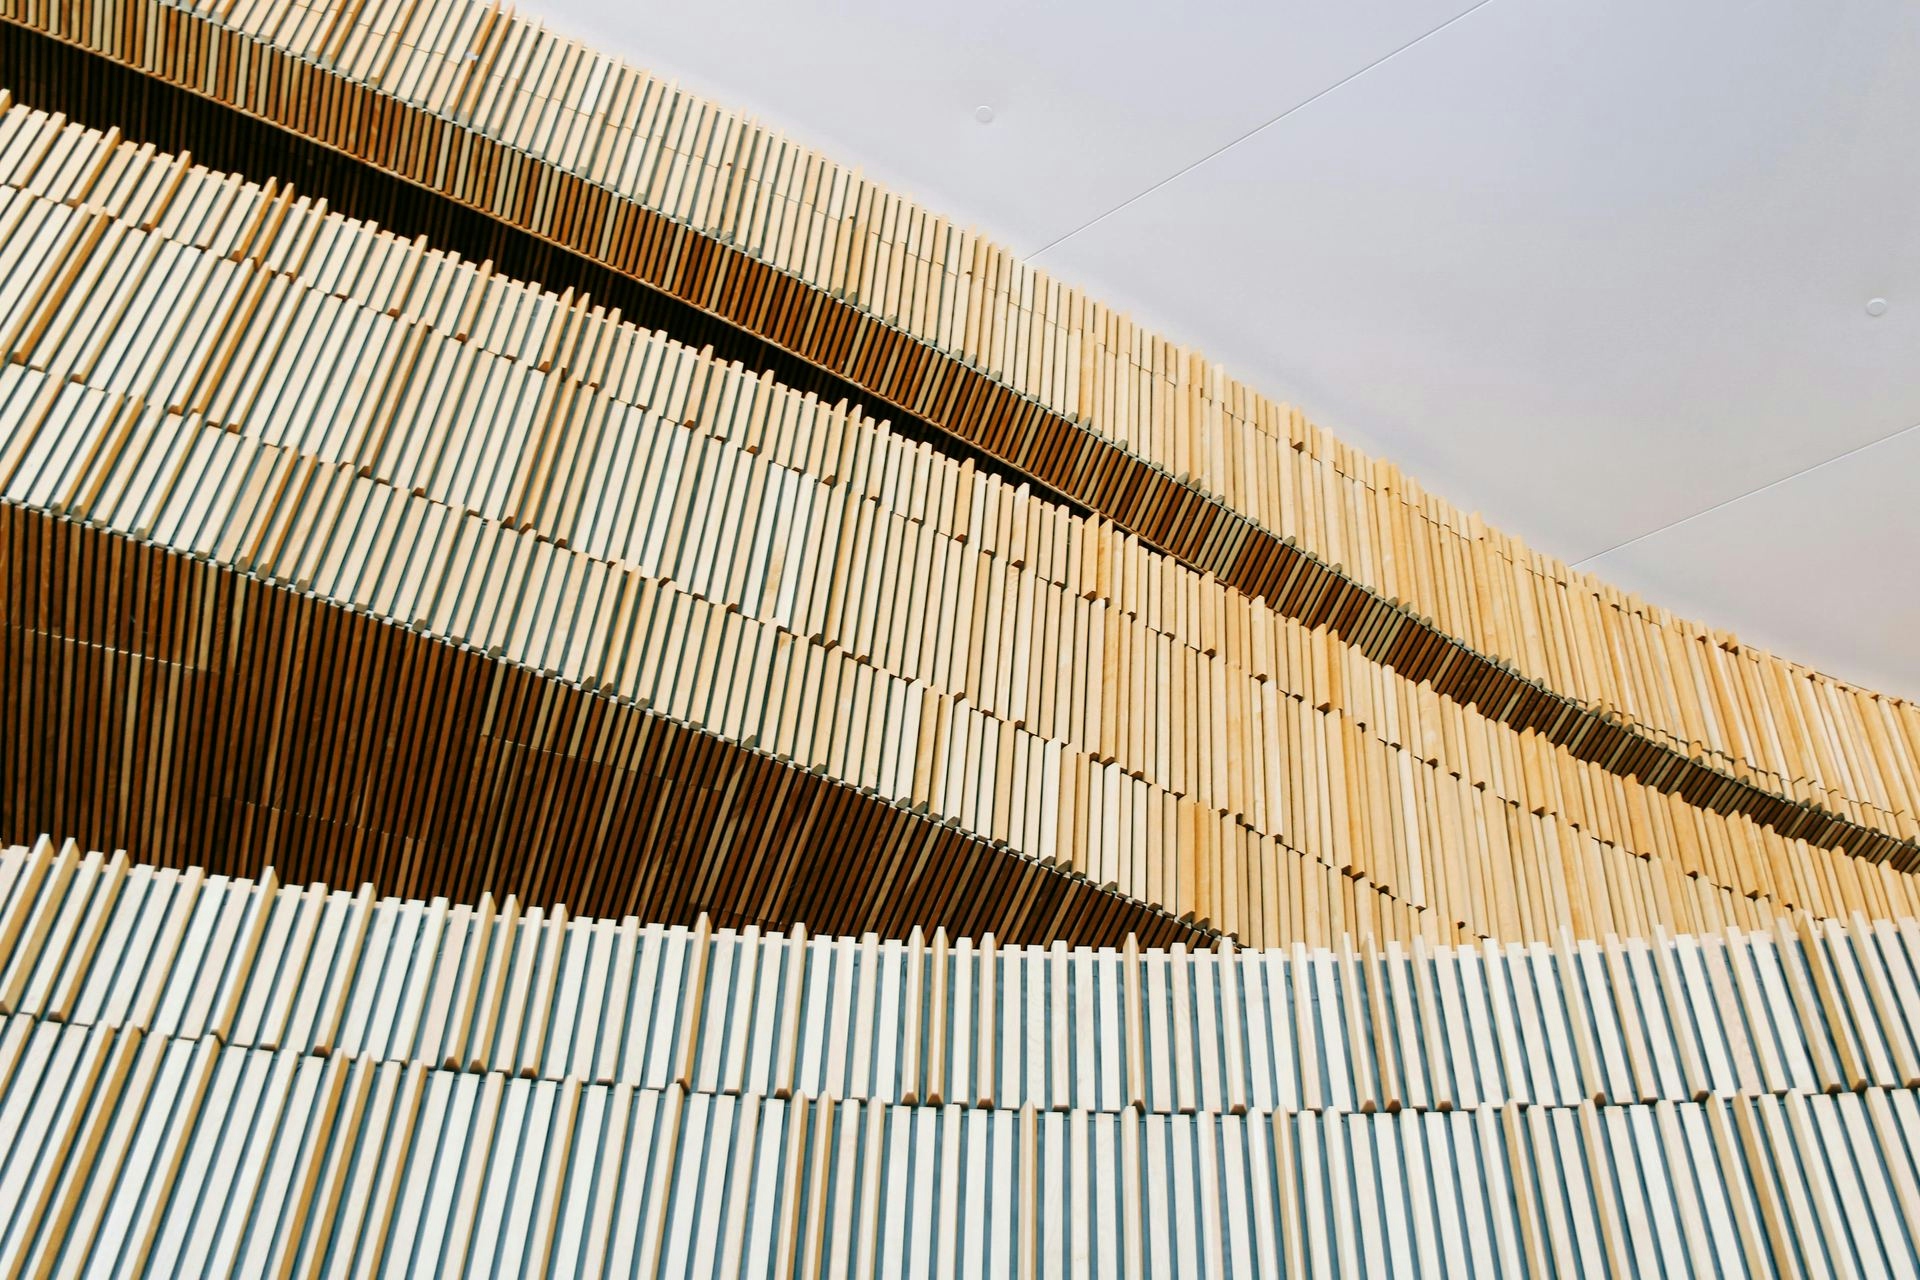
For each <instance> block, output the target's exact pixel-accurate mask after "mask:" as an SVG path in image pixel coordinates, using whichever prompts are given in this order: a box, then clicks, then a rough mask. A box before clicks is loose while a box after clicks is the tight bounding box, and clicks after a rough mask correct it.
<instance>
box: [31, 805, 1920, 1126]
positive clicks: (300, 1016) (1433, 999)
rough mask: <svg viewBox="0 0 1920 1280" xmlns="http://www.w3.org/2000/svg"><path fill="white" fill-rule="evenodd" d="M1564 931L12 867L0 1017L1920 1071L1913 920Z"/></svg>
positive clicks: (1004, 1083) (1113, 1099) (1565, 1090)
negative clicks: (481, 893)
mask: <svg viewBox="0 0 1920 1280" xmlns="http://www.w3.org/2000/svg"><path fill="white" fill-rule="evenodd" d="M1801 924H1802V929H1801V931H1800V932H1799V933H1795V932H1794V931H1792V930H1789V929H1784V928H1783V929H1782V930H1781V931H1780V932H1779V933H1777V934H1773V935H1767V934H1752V935H1748V934H1729V935H1727V936H1724V937H1712V938H1702V939H1695V938H1687V937H1682V938H1678V939H1666V940H1660V941H1656V942H1655V943H1653V944H1651V945H1649V944H1646V943H1641V942H1628V943H1624V944H1622V943H1608V944H1606V945H1595V944H1592V943H1581V944H1577V945H1575V946H1572V947H1571V948H1568V947H1565V946H1563V947H1561V948H1558V949H1555V948H1550V947H1547V946H1545V945H1540V946H1536V947H1532V948H1525V947H1521V946H1518V945H1513V946H1509V947H1506V948H1499V947H1485V948H1476V947H1462V948H1444V947H1443V948H1435V949H1429V948H1427V947H1425V946H1424V944H1422V945H1420V946H1417V947H1415V948H1414V949H1413V950H1412V952H1411V953H1409V952H1408V951H1407V950H1405V949H1403V948H1401V947H1399V946H1398V945H1397V944H1396V945H1393V946H1389V947H1388V948H1387V949H1386V950H1385V951H1384V952H1375V951H1372V950H1367V951H1361V952H1354V951H1344V952H1334V951H1329V950H1317V951H1309V950H1307V949H1306V948H1305V947H1301V946H1296V947H1294V948H1292V949H1291V950H1282V949H1274V950H1267V951H1259V950H1221V951H1217V952H1216V951H1197V952H1187V951H1185V950H1183V949H1180V948H1175V949H1173V950H1170V951H1160V950H1147V951H1135V950H1133V949H1132V948H1131V947H1129V948H1127V949H1122V950H1114V949H1110V948H1102V949H1097V950H1096V949H1092V948H1085V947H1078V948H1069V947H1067V946H1065V945H1064V944H1057V945H1055V946H1054V947H1052V948H1036V947H999V946H995V945H994V943H993V941H992V940H991V938H985V939H981V940H979V941H978V942H976V941H974V940H970V939H962V940H959V941H957V942H955V941H949V940H948V939H947V938H946V936H945V935H944V933H936V934H935V935H934V937H933V938H932V939H931V940H928V939H925V938H924V937H922V935H920V934H919V933H918V931H915V932H914V933H913V934H912V935H910V936H909V937H908V938H907V939H906V940H904V941H901V940H888V941H882V940H880V939H878V938H875V937H873V936H867V937H863V938H857V939H856V938H845V937H842V938H833V937H815V938H809V937H807V936H806V934H805V931H804V930H801V929H795V930H794V931H793V932H792V933H790V934H772V935H768V934H762V933H760V932H759V931H758V930H755V929H751V928H749V929H746V930H742V931H738V932H736V931H734V930H729V929H722V930H718V931H715V930H712V929H710V927H709V926H707V925H706V924H705V922H704V920H703V921H702V923H701V924H700V925H699V926H697V927H696V928H693V929H688V928H685V927H679V926H676V927H672V928H667V927H663V926H660V925H642V924H641V923H640V922H638V921H637V920H632V919H628V920H624V921H617V922H616V921H612V920H594V919H589V918H573V917H570V916H569V915H567V914H566V912H565V911H564V910H563V909H559V910H555V911H553V912H551V913H548V912H543V911H541V910H539V909H537V908H536V909H533V910H529V911H526V912H524V913H523V912H521V911H519V910H518V908H517V906H516V905H515V904H514V903H512V902H511V901H509V902H508V903H506V904H504V905H496V904H494V903H492V902H491V901H487V902H483V903H482V904H481V905H480V906H479V907H478V908H477V909H475V908H473V907H469V906H464V905H461V906H449V905H448V904H447V903H446V902H445V901H444V900H440V899H436V900H434V901H433V902H431V903H421V902H417V901H400V900H397V899H376V898H375V897H374V896H373V894H372V892H371V890H368V889H363V890H361V892H360V893H358V894H351V893H348V892H345V891H341V890H335V891H331V892H329V891H327V890H325V889H324V888H323V887H320V886H312V887H308V888H301V887H298V886H291V885H289V886H281V885H279V884H278V883H277V882H276V881H274V880H273V879H272V878H270V877H269V878H267V879H265V880H263V881H260V882H253V881H247V880H229V879H226V878H224V877H218V876H214V877H204V876H201V875H200V874H199V873H198V872H194V871H188V872H184V873H182V872H177V871H172V870H163V869H155V868H151V867H147V866H141V865H132V864H130V863H129V862H128V861H127V859H126V857H125V855H124V854H122V855H117V856H116V857H114V858H113V859H104V858H103V857H102V856H101V855H100V854H98V853H88V854H83V853H82V852H81V851H80V850H79V849H78V848H77V847H76V846H74V845H72V844H71V843H68V844H66V845H64V846H62V847H60V848H58V849H56V848H55V847H54V845H53V844H52V842H51V841H45V840H43V841H41V842H40V843H38V844H37V845H35V846H34V847H33V848H32V849H27V848H25V847H22V846H15V847H13V848H12V849H10V850H8V851H7V852H6V853H5V854H4V856H3V857H0V1011H4V1012H9V1013H28V1014H34V1015H37V1016H46V1017H51V1018H58V1019H63V1020H67V1021H72V1022H75V1023H78V1024H84V1025H91V1024H96V1023H97V1024H102V1025H131V1026H137V1027H140V1028H141V1029H143V1030H147V1031H150V1032H153V1033H155V1034H161V1035H168V1036H185V1037H189V1038H197V1037H199V1036H201V1035H206V1034H217V1035H219V1036H221V1037H223V1038H225V1039H227V1040H228V1041H230V1042H232V1043H236V1044H247V1045H261V1046H266V1047H287V1048H295V1049H302V1050H316V1051H322V1052H334V1053H346V1054H349V1055H360V1054H371V1055H373V1056H375V1057H378V1058H382V1059H395V1060H401V1061H417V1062H421V1063H424V1064H427V1065H430V1066H446V1067H452V1068H461V1069H475V1070H478V1069H499V1070H505V1071H510V1072H520V1073H523V1074H529V1075H535V1076H539V1077H542V1078H548V1079H559V1078H562V1077H566V1076H578V1077H580V1078H582V1079H585V1080H590V1081H619V1082H623V1083H626V1084H630V1085H635V1086H642V1087H650V1088H658V1087H664V1086H665V1085H667V1084H668V1083H670V1082H676V1081H677V1082H679V1083H680V1084H682V1085H683V1086H685V1087H687V1088H690V1089H693V1090H695V1091H698V1092H711V1093H765V1094H771V1095H776V1096H787V1095H798V1096H807V1097H815V1096H819V1097H838V1098H851V1099H868V1098H873V1099H879V1100H881V1101H887V1102H895V1101H899V1102H915V1101H941V1102H958V1103H964V1104H968V1105H979V1106H990V1107H1001V1108H1007V1107H1019V1106H1023V1105H1032V1106H1037V1107H1041V1108H1043V1109H1059V1110H1072V1109H1080V1110H1090V1111H1113V1110H1119V1109H1122V1108H1127V1107H1139V1108H1144V1109H1146V1110H1149V1111H1153V1112H1191V1111H1196V1110H1199V1111H1243V1110H1247V1109H1249V1108H1252V1109H1256V1110H1272V1109H1279V1110H1285V1111H1296V1110H1316V1111H1317V1110H1333V1111H1375V1110H1387V1109H1399V1108H1402V1107H1405V1108H1413V1109H1420V1110H1427V1109H1466V1110H1471V1109H1476V1108H1480V1107H1485V1106H1499V1105H1503V1104H1505V1103H1508V1102H1520V1103H1550V1104H1559V1105H1567V1104H1571V1103H1574V1102H1577V1101H1579V1100H1581V1099H1583V1098H1591V1099H1595V1100H1598V1101H1603V1102H1613V1103H1621V1102H1632V1101H1655V1100H1661V1099H1665V1100H1669V1101H1684V1100H1688V1099H1698V1098H1702V1097H1706V1096H1708V1095H1731V1094H1757V1093H1773V1094H1787V1093H1808V1092H1820V1091H1827V1090H1836V1089H1854V1088H1859V1087H1862V1086H1865V1085H1869V1084H1871V1085H1876V1086H1882V1087H1894V1086H1899V1087H1916V1086H1920V1068H1916V1057H1917V1055H1920V1041H1916V1028H1920V981H1916V979H1915V973H1916V971H1920V924H1916V923H1915V922H1913V921H1910V920H1899V921H1892V920H1882V921H1876V922H1873V923H1871V924H1869V923H1868V922H1867V921H1865V920H1864V919H1862V918H1856V919H1855V920H1854V921H1852V922H1849V923H1845V924H1842V923H1839V922H1827V923H1825V924H1822V925H1819V926H1817V927H1816V926H1814V925H1812V924H1811V923H1809V922H1806V921H1805V920H1803V921H1802V922H1801Z"/></svg>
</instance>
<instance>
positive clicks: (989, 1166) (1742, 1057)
mask: <svg viewBox="0 0 1920 1280" xmlns="http://www.w3.org/2000/svg"><path fill="white" fill-rule="evenodd" d="M123 949H125V950H128V951H131V952H133V953H136V954H147V955H151V956H154V957H156V962H154V963H149V964H146V965H142V966H126V965H122V964H119V963H117V960H118V958H119V956H120V954H121V953H122V950H123ZM1916 963H1920V931H1917V930H1916V927H1915V925H1914V923H1913V922H1912V921H1900V922H1891V921H1882V922H1879V923H1878V924H1876V925H1874V926H1871V927H1870V926H1868V925H1866V924H1865V922H1864V921H1860V920H1856V921H1855V922H1854V923H1853V924H1852V925H1850V926H1845V927H1843V926H1838V925H1828V926H1825V927H1816V926H1813V925H1812V924H1810V923H1809V922H1807V921H1805V920H1804V919H1803V920H1802V921H1801V922H1800V924H1799V926H1798V928H1797V929H1788V928H1786V927H1785V926H1784V924H1783V925H1782V927H1781V929H1780V930H1779V931H1778V932H1776V933H1772V934H1767V935H1744V934H1738V933H1735V934H1730V935H1728V936H1727V937H1725V938H1709V939H1692V938H1684V937H1683V938H1678V939H1667V938H1661V939H1659V940H1657V941H1655V942H1653V943H1651V944H1647V943H1632V944H1626V945H1622V944H1619V943H1614V942H1609V943H1608V944H1606V945H1604V946H1595V945H1593V944H1591V943H1589V944H1585V945H1583V946H1581V947H1578V948H1574V947H1571V946H1563V947H1562V948H1560V949H1558V950H1551V949H1548V948H1545V947H1536V948H1532V949H1522V948H1519V947H1512V948H1508V949H1505V950H1504V951H1503V950H1501V949H1497V948H1487V949H1484V950H1482V949H1480V948H1466V949H1460V950H1454V949H1451V948H1440V949H1438V950H1437V951H1427V950H1426V949H1424V948H1416V949H1415V952H1414V954H1413V955H1412V956H1408V955H1405V954H1403V953H1400V952H1399V951H1398V949H1397V948H1393V949H1389V951H1388V952H1387V953H1386V954H1380V953H1375V952H1371V951H1368V952H1364V953H1356V952H1354V951H1351V950H1344V949H1343V950H1333V951H1329V950H1324V949H1321V950H1315V951H1308V950H1307V949H1305V948H1299V947H1296V948H1294V949H1293V950H1292V951H1291V952H1259V951H1237V950H1233V949H1231V948H1228V949H1225V950H1222V951H1219V952H1212V951H1207V950H1200V951H1196V952H1188V951H1186V950H1185V949H1184V948H1180V947H1176V948H1174V949H1173V950H1172V951H1170V952H1168V951H1158V950H1153V949H1145V948H1139V947H1137V946H1136V945H1135V944H1134V943H1133V942H1132V941H1131V940H1129V941H1128V943H1127V944H1126V945H1125V947H1124V948H1121V949H1118V950H1116V949H1111V948H1103V949H1099V950H1094V949H1090V948H1085V947H1076V948H1072V949H1069V948H1067V947H1064V946H1059V945H1056V946H1053V947H1050V948H1046V949H1041V948H1023V947H1004V948H1003V947H997V946H996V945H995V944H994V942H993V941H992V940H991V939H982V940H981V942H980V943H979V944H978V945H977V946H976V945H973V944H970V943H964V942H963V943H960V944H957V945H950V944H949V942H948V940H947V938H946V937H945V935H944V934H935V935H934V937H933V938H932V939H931V940H930V941H929V940H927V939H925V938H922V937H921V936H920V935H919V934H918V933H916V934H914V935H913V936H912V937H911V938H909V939H907V940H905V941H904V942H893V943H880V942H879V941H878V940H876V939H873V938H871V937H868V938H861V939H855V938H849V937H840V938H835V937H831V936H820V937H812V936H809V935H807V934H806V933H805V932H804V931H802V930H798V929H796V930H794V931H792V932H791V933H788V934H784V935H780V934H776V935H771V936H767V935H761V934H759V933H758V932H757V931H755V930H753V929H751V928H748V929H746V930H743V931H739V932H736V931H733V930H728V929H718V930H716V929H713V928H712V927H711V926H710V925H709V923H708V922H707V921H706V920H705V919H704V918H703V919H702V920H701V921H700V922H699V923H698V924H697V925H696V927H694V928H693V929H691V930H689V929H685V928H676V929H662V928H660V927H658V926H648V927H645V928H642V927H640V926H639V924H638V922H636V921H634V920H632V919H631V918H629V919H627V920H625V921H618V922H616V921H613V920H595V919H592V918H590V917H589V918H578V919H576V918H574V917H571V916H569V915H568V914H567V913H566V912H565V910H564V909H559V910H556V911H554V912H551V913H543V912H541V911H539V910H538V909H535V910H532V911H524V912H523V911H521V910H520V909H519V908H518V906H517V904H516V903H515V902H514V901H513V900H512V899H511V898H509V899H507V900H505V901H504V902H496V901H494V900H493V899H491V898H483V899H482V900H481V901H480V902H478V903H477V904H471V905H468V904H461V905H455V906H452V907H449V906H448V904H447V903H446V902H445V901H444V900H437V901H435V902H432V903H423V902H419V901H410V902H409V901H401V900H397V899H392V898H388V899H376V898H375V897H374V895H373V893H372V891H371V889H370V888H363V889H362V890H361V891H360V892H359V893H357V894H354V893H349V892H346V891H342V890H332V891H330V890H329V889H328V887H327V886H325V885H319V884H316V885H312V886H306V887H298V886H281V885H280V884H279V882H278V881H277V879H276V878H275V877H274V876H273V875H272V873H271V872H270V871H269V872H268V873H266V874H265V875H264V876H263V877H262V879H261V880H259V881H249V880H244V879H240V880H227V879H224V878H222V877H207V876H204V875H203V874H202V873H201V872H200V871H199V870H198V869H197V868H194V869H189V870H187V871H185V872H180V871H175V870H171V869H166V870H159V869H155V868H152V867H148V866H143V865H139V864H133V863H130V862H129V861H128V859H127V858H126V856H125V854H116V855H115V856H114V857H112V858H110V859H109V858H106V857H104V856H103V855H101V854H99V853H91V854H83V853H82V852H81V851H80V850H79V849H78V848H77V847H76V846H74V845H73V844H72V843H71V842H68V843H66V844H64V845H62V846H60V847H59V848H58V849H57V850H56V848H55V846H54V845H53V844H52V842H50V841H48V840H46V839H44V838H42V839H41V840H39V841H38V842H36V844H35V846H34V847H33V848H32V849H27V848H23V847H17V846H16V847H14V848H12V849H5V850H0V1132H4V1133H5V1134H6V1135H7V1137H8V1142H7V1144H6V1148H5V1150H6V1158H5V1161H4V1162H3V1163H0V1176H4V1177H5V1179H6V1186H7V1187H8V1190H9V1195H8V1196H7V1197H6V1198H5V1199H4V1200H0V1265H6V1266H7V1267H8V1268H9V1269H10V1270H12V1271H14V1272H16V1273H19V1274H35V1275H50V1274H55V1273H56V1271H59V1272H61V1273H64V1272H66V1271H78V1270H86V1271H88V1272H91V1271H94V1270H102V1271H105V1270H114V1271H115V1273H116V1274H130V1275H168V1274H175V1273H177V1272H178V1271H180V1270H182V1269H185V1268H188V1267H191V1268H192V1269H195V1270H201V1271H208V1272H213V1273H228V1272H232V1273H245V1274H254V1275H294V1274H297V1275H318V1276H336V1275H349V1274H360V1273H363V1272H372V1271H376V1270H377V1271H381V1272H385V1271H391V1270H396V1269H400V1268H403V1267H404V1268H406V1269H407V1270H408V1271H409V1272H410V1273H411V1274H416V1275H418V1274H429V1275H437V1274H448V1275H459V1274H475V1273H489V1272H493V1273H497V1272H498V1271H500V1270H502V1269H504V1270H506V1271H508V1272H509V1273H514V1274H523V1275H528V1274H531V1275H538V1276H560V1275H573V1274H590V1275H597V1274H614V1275H623V1276H625V1275H660V1274H671V1275H681V1274H693V1275H706V1274H722V1273H724V1272H726V1271H728V1270H739V1271H743V1272H751V1273H755V1274H758V1273H768V1274H774V1275H813V1274H841V1273H851V1272H854V1271H858V1270H861V1269H863V1268H865V1267H867V1266H871V1268H872V1269H873V1270H874V1272H875V1273H876V1274H887V1275H903V1276H919V1275H928V1276H933V1275H940V1276H953V1275H966V1276H977V1277H987V1276H1003V1275H1033V1276H1068V1275H1073V1274H1077V1270H1076V1265H1075V1264H1076V1261H1083V1262H1084V1263H1085V1264H1086V1268H1087V1269H1088V1271H1090V1272H1091V1273H1094V1274H1172V1273H1174V1272H1175V1271H1177V1272H1178V1273H1179V1274H1182V1275H1193V1276H1198V1277H1225V1276H1238V1275H1247V1274H1275V1275H1278V1274H1286V1275H1308V1274H1311V1275H1337V1274H1365V1273H1367V1272H1368V1271H1369V1270H1375V1271H1378V1272H1379V1273H1381V1274H1394V1275H1420V1276H1443V1275H1460V1274H1495V1273H1497V1274H1503V1275H1515V1276H1536V1275H1537V1276H1546V1275H1573V1274H1595V1275H1598V1274H1613V1275H1625V1274H1640V1273H1647V1274H1655V1273H1667V1274H1720V1275H1734V1276H1752V1277H1762V1276H1775V1275H1790V1274H1798V1273H1799V1271H1800V1269H1801V1267H1802V1265H1803V1264H1804V1262H1805V1260H1807V1259H1813V1260H1816V1261H1817V1263H1818V1266H1819V1270H1820V1271H1821V1273H1822V1274H1832V1275H1838V1276H1856V1275H1857V1276H1878V1275H1894V1274H1904V1273H1905V1272H1906V1271H1908V1270H1910V1269H1911V1268H1912V1267H1913V1265H1914V1263H1915V1260H1916V1257H1917V1256H1920V1253H1917V1251H1916V1239H1915V1234H1914V1233H1915V1226H1914V1224H1915V1223H1916V1221H1920V1178H1917V1176H1916V1169H1917V1168H1920V1165H1917V1164H1916V1161H1920V1102H1917V1101H1916V1099H1917V1097H1920V1092H1917V1090H1920V1079H1916V1077H1917V1076H1920V1065H1917V1064H1916V1053H1920V1040H1916V1038H1915V1022H1914V1021H1913V1020H1912V1015H1911V1011H1910V1009H1908V1010H1905V1011H1903V1008H1902V1005H1901V1002H1900V1001H1899V1000H1897V999H1895V998H1894V997H1892V996H1891V995H1890V994H1889V992H1890V991H1891V990H1894V989H1900V990H1905V991H1911V990H1912V982H1913V972H1914V970H1913V966H1914V965H1915V964H1916ZM1629 973H1633V974H1636V975H1637V985H1639V986H1640V987H1641V995H1640V997H1639V999H1638V1001H1637V1002H1627V1001H1624V1000H1623V999H1622V998H1621V989H1620V987H1618V986H1615V985H1613V984H1616V983H1619V982H1620V980H1621V978H1620V975H1626V974H1629ZM1789 992H1790V993H1791V994H1789ZM1323 1067H1324V1068H1325V1069H1324V1071H1323V1070H1322V1068H1323ZM1650 1224H1658V1229H1653V1228H1652V1227H1651V1226H1650Z"/></svg>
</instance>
